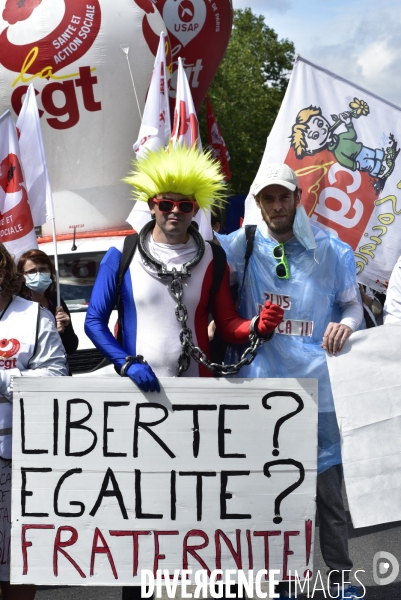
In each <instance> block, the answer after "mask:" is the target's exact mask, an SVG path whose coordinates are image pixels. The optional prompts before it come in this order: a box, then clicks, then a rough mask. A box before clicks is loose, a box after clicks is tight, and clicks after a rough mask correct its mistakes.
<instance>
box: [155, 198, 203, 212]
mask: <svg viewBox="0 0 401 600" xmlns="http://www.w3.org/2000/svg"><path fill="white" fill-rule="evenodd" d="M153 202H155V203H156V204H157V206H158V207H159V210H160V212H162V213H169V212H171V211H172V210H173V209H174V208H175V207H177V208H178V210H179V211H180V212H182V213H183V214H184V215H188V214H189V213H191V212H192V211H193V210H194V209H195V205H196V201H195V200H171V199H170V198H153Z"/></svg>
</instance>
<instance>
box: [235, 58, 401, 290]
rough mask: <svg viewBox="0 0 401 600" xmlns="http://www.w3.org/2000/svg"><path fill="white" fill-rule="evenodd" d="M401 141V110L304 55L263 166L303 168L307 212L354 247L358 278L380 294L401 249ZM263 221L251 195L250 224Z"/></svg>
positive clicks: (248, 205)
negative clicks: (277, 163)
mask: <svg viewBox="0 0 401 600" xmlns="http://www.w3.org/2000/svg"><path fill="white" fill-rule="evenodd" d="M399 142H400V143H401V109H400V108H399V107H397V106H394V105H392V104H391V103H389V102H386V101H385V100H383V99H382V98H379V97H377V96H375V95H373V94H371V93H370V92H368V91H366V90H364V89H361V88H359V87H358V86H356V85H354V84H353V83H351V82H349V81H346V80H345V79H342V78H341V77H338V76H337V75H335V74H334V73H330V72H329V71H326V70H325V69H322V68H320V67H318V66H316V65H313V64H311V63H309V62H308V61H305V60H303V59H301V58H298V60H297V61H296V63H295V65H294V69H293V72H292V76H291V79H290V83H289V85H288V89H287V92H286V95H285V98H284V100H283V103H282V105H281V108H280V112H279V114H278V116H277V119H276V121H275V124H274V126H273V129H272V131H271V133H270V135H269V138H268V140H267V144H266V149H265V153H264V156H263V160H262V164H261V167H260V170H263V168H264V165H265V164H267V163H270V162H285V163H287V164H288V165H289V166H290V167H291V168H292V169H293V170H294V171H295V172H296V173H297V175H298V180H299V184H300V187H301V188H302V192H303V193H302V204H303V205H304V206H305V209H306V211H307V213H308V215H309V216H310V217H311V218H312V219H313V220H315V221H317V222H318V223H320V224H321V225H322V226H323V227H326V228H329V229H331V230H333V231H334V232H336V233H337V234H338V235H339V237H340V238H341V239H342V240H343V241H345V242H347V243H348V244H349V245H350V246H351V247H352V249H353V250H354V254H355V261H356V267H357V272H358V280H359V281H360V282H361V283H364V284H367V285H369V286H370V287H371V288H373V289H376V290H379V291H385V289H386V286H387V283H388V279H389V277H390V274H391V270H392V268H393V266H394V265H395V263H396V261H397V259H398V257H399V255H400V254H401V218H400V217H399V215H400V214H401V197H400V191H399V186H398V184H399V182H400V177H399V167H400V164H401V158H400V157H399V156H398V155H399ZM397 165H398V166H397ZM251 191H252V188H251ZM260 219H261V214H260V210H259V209H257V207H256V205H255V201H254V198H253V196H252V195H251V194H250V195H249V196H248V198H247V201H246V211H245V220H244V224H247V223H256V222H258V220H260Z"/></svg>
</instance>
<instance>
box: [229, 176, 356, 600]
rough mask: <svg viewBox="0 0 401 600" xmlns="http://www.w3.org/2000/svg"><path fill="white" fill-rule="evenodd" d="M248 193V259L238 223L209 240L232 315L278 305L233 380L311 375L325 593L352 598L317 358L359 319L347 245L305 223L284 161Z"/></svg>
mask: <svg viewBox="0 0 401 600" xmlns="http://www.w3.org/2000/svg"><path fill="white" fill-rule="evenodd" d="M253 194H254V197H255V202H256V204H257V206H258V207H259V208H260V210H261V214H262V219H263V220H261V221H260V222H259V223H258V225H257V228H256V232H255V238H254V242H253V248H252V252H251V254H250V257H249V259H248V260H245V253H246V249H247V240H246V233H245V230H244V228H242V229H240V230H238V231H235V232H233V233H232V234H230V235H228V236H220V235H218V236H217V237H218V239H219V241H220V243H221V245H222V246H223V248H224V250H225V251H226V254H227V259H228V262H229V264H230V267H231V269H232V271H233V273H234V274H236V277H237V281H238V284H239V312H240V314H241V315H242V316H243V317H246V316H248V315H251V314H253V312H254V311H255V307H256V306H258V305H259V306H260V305H263V303H264V302H265V301H266V300H272V299H273V298H274V300H273V301H274V302H276V303H277V304H278V305H280V306H282V308H284V319H283V321H282V323H281V324H280V325H278V327H277V328H276V335H275V336H274V338H273V340H272V342H271V343H270V344H267V345H265V346H264V347H263V348H262V349H261V350H260V352H259V353H258V356H257V357H256V359H255V360H254V362H253V363H252V365H249V367H245V368H243V369H242V371H241V377H295V378H301V377H313V378H317V379H318V386H319V387H318V389H319V400H318V402H319V425H318V478H317V510H318V514H319V525H320V527H319V533H320V546H321V550H322V554H323V558H324V560H325V562H326V564H327V566H328V567H329V569H330V571H333V573H332V575H331V576H330V584H331V586H333V588H334V589H332V590H331V591H332V592H333V591H335V592H336V593H337V594H338V585H339V586H340V591H341V594H339V595H337V597H338V598H356V597H359V594H357V590H356V588H354V587H353V586H349V585H347V584H345V585H344V584H343V573H342V571H346V573H345V580H346V581H347V575H349V570H350V569H351V568H352V561H351V559H350V557H349V554H348V533H347V520H346V515H345V510H344V506H343V501H342V496H341V482H342V468H341V450H340V435H339V431H338V426H337V420H336V415H335V410H334V403H333V396H332V393H331V387H330V380H329V375H328V370H327V365H326V357H325V350H326V351H328V352H330V353H333V354H335V353H336V352H338V351H339V350H341V348H342V347H343V345H344V343H345V341H346V340H347V339H348V337H349V336H350V335H351V333H352V332H353V331H355V330H356V329H357V327H359V325H360V324H361V322H362V318H363V312H362V307H361V305H360V303H359V300H358V297H357V287H356V272H355V262H354V257H353V253H352V249H351V248H350V247H349V246H348V245H347V244H345V243H343V242H342V241H341V240H339V239H338V238H336V237H333V236H332V235H330V234H329V233H328V232H327V231H325V230H323V229H322V228H321V227H318V226H317V225H316V224H313V223H312V222H310V221H309V219H308V217H307V215H306V212H305V210H304V208H303V206H301V205H300V201H301V190H300V189H299V187H298V180H297V176H296V174H295V173H294V172H293V171H292V170H291V169H290V168H289V167H288V166H287V165H285V164H269V165H266V167H265V168H264V169H263V171H262V172H261V173H260V174H259V175H258V177H257V179H256V181H255V183H254V186H253ZM248 248H249V245H248ZM294 451H295V452H296V449H294ZM358 591H359V590H358ZM280 593H281V596H280V597H281V598H287V597H288V588H287V589H286V588H285V587H284V586H281V590H280ZM294 597H296V596H294Z"/></svg>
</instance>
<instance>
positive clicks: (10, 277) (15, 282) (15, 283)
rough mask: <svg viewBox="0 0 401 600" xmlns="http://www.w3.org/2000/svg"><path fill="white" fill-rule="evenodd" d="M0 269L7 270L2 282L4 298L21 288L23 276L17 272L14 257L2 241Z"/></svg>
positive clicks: (0, 246) (0, 245) (16, 292)
mask: <svg viewBox="0 0 401 600" xmlns="http://www.w3.org/2000/svg"><path fill="white" fill-rule="evenodd" d="M0 269H1V270H2V271H5V272H6V273H5V275H4V279H3V281H2V284H1V292H0V293H1V295H2V296H3V297H4V298H8V297H9V296H15V295H16V294H18V292H19V291H20V289H21V286H22V283H23V277H22V275H20V274H19V273H17V267H16V266H15V262H14V260H13V257H12V256H11V254H10V253H9V251H8V250H7V248H6V247H5V246H3V244H1V243H0Z"/></svg>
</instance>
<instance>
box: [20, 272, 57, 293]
mask: <svg viewBox="0 0 401 600" xmlns="http://www.w3.org/2000/svg"><path fill="white" fill-rule="evenodd" d="M51 284H52V278H51V277H50V275H49V273H35V275H34V277H28V276H27V275H25V285H26V287H27V288H29V289H30V290H32V291H33V292H39V294H41V293H42V292H45V291H46V290H47V288H48V287H49V286H50V285H51Z"/></svg>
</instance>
